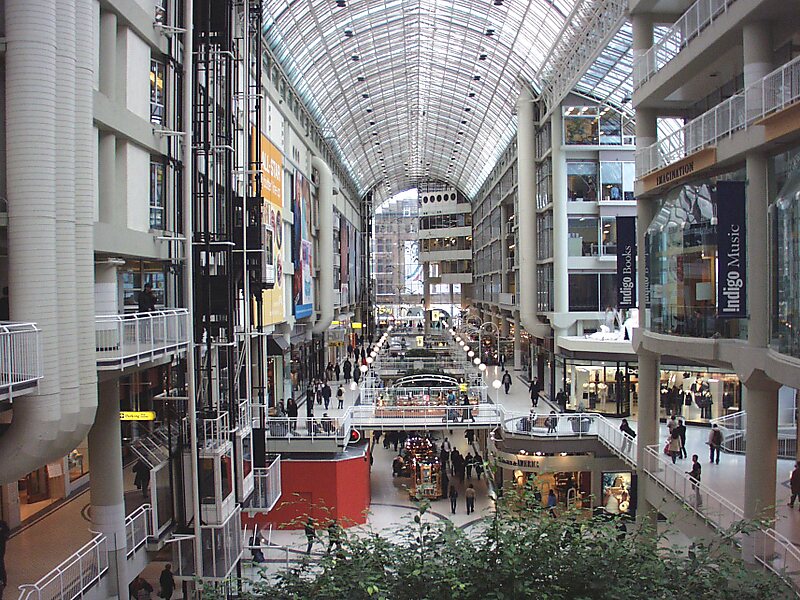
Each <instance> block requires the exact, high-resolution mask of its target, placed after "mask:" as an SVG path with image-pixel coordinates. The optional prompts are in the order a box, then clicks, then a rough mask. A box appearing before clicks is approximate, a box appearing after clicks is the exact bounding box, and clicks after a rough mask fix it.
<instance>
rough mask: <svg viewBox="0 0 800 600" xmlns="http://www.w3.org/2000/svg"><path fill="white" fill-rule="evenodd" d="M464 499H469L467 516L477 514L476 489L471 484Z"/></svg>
mask: <svg viewBox="0 0 800 600" xmlns="http://www.w3.org/2000/svg"><path fill="white" fill-rule="evenodd" d="M464 497H465V498H466V499H467V514H468V515H470V514H472V513H474V512H475V488H474V487H472V484H471V483H470V484H469V485H468V486H467V489H466V491H465V492H464Z"/></svg>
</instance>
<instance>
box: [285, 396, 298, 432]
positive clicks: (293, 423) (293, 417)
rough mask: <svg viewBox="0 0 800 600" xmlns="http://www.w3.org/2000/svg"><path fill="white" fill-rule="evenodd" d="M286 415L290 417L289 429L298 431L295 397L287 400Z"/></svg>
mask: <svg viewBox="0 0 800 600" xmlns="http://www.w3.org/2000/svg"><path fill="white" fill-rule="evenodd" d="M286 416H287V417H289V430H290V431H291V432H292V433H296V432H297V402H295V401H294V398H289V399H288V400H287V401H286Z"/></svg>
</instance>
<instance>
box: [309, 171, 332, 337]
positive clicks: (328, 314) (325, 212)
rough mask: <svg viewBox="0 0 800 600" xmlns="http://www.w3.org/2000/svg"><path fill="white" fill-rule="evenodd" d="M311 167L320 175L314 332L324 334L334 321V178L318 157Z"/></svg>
mask: <svg viewBox="0 0 800 600" xmlns="http://www.w3.org/2000/svg"><path fill="white" fill-rule="evenodd" d="M311 166H312V167H313V168H315V169H316V170H317V172H318V173H319V185H318V186H317V197H318V199H319V246H318V248H319V318H318V319H317V321H316V322H315V323H314V327H313V329H312V331H313V332H314V333H323V332H324V331H326V330H327V329H328V327H330V325H331V321H333V176H332V175H331V170H330V168H329V167H328V165H326V164H325V161H323V160H322V159H321V158H319V157H317V156H314V157H313V158H312V159H311Z"/></svg>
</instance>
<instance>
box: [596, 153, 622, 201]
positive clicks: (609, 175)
mask: <svg viewBox="0 0 800 600" xmlns="http://www.w3.org/2000/svg"><path fill="white" fill-rule="evenodd" d="M600 181H601V183H602V185H603V196H602V198H603V200H622V163H619V162H603V163H600Z"/></svg>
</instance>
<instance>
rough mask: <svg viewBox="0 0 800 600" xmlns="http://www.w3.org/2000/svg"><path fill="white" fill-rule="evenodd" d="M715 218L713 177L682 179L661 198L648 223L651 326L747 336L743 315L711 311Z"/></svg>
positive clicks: (680, 331)
mask: <svg viewBox="0 0 800 600" xmlns="http://www.w3.org/2000/svg"><path fill="white" fill-rule="evenodd" d="M716 223H717V220H716V200H715V183H714V182H704V183H698V184H692V185H683V186H680V187H678V188H675V189H673V190H671V191H670V192H668V193H667V195H666V197H665V198H664V200H663V202H662V204H661V208H660V209H659V211H658V213H657V214H656V217H655V218H654V219H653V222H652V223H651V224H650V226H649V227H648V229H647V241H646V247H647V260H648V267H649V272H650V297H651V319H650V329H651V330H652V331H655V332H657V333H665V334H670V335H683V336H690V337H701V338H710V337H714V338H717V337H723V338H732V339H741V338H743V337H745V336H746V327H745V320H744V319H719V318H717V316H716V309H717V302H716V289H717V282H716V272H717V227H716Z"/></svg>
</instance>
